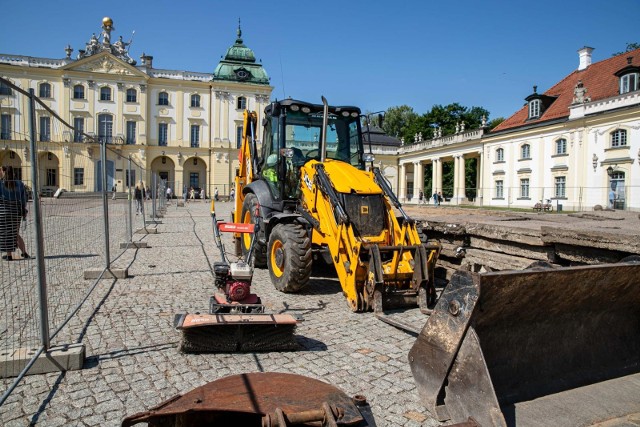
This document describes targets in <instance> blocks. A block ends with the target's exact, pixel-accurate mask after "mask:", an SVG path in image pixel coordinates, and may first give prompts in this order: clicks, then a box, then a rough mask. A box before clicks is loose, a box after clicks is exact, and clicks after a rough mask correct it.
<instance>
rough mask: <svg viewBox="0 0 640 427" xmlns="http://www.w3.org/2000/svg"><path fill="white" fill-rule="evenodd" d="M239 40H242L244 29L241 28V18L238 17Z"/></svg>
mask: <svg viewBox="0 0 640 427" xmlns="http://www.w3.org/2000/svg"><path fill="white" fill-rule="evenodd" d="M238 40H242V29H241V28H240V18H238Z"/></svg>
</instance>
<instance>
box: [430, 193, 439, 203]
mask: <svg viewBox="0 0 640 427" xmlns="http://www.w3.org/2000/svg"><path fill="white" fill-rule="evenodd" d="M431 198H432V199H433V206H438V193H436V192H435V191H434V192H433V196H431Z"/></svg>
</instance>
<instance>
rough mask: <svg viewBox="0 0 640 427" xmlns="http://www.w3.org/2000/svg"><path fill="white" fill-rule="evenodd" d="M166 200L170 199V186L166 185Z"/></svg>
mask: <svg viewBox="0 0 640 427" xmlns="http://www.w3.org/2000/svg"><path fill="white" fill-rule="evenodd" d="M167 200H171V187H169V186H168V185H167Z"/></svg>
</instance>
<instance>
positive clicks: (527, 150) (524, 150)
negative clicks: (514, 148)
mask: <svg viewBox="0 0 640 427" xmlns="http://www.w3.org/2000/svg"><path fill="white" fill-rule="evenodd" d="M520 158H521V159H530V158H531V146H530V145H529V144H523V145H522V147H520Z"/></svg>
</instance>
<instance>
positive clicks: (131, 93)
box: [127, 89, 138, 102]
mask: <svg viewBox="0 0 640 427" xmlns="http://www.w3.org/2000/svg"><path fill="white" fill-rule="evenodd" d="M127 102H138V91H137V90H135V89H127Z"/></svg>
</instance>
